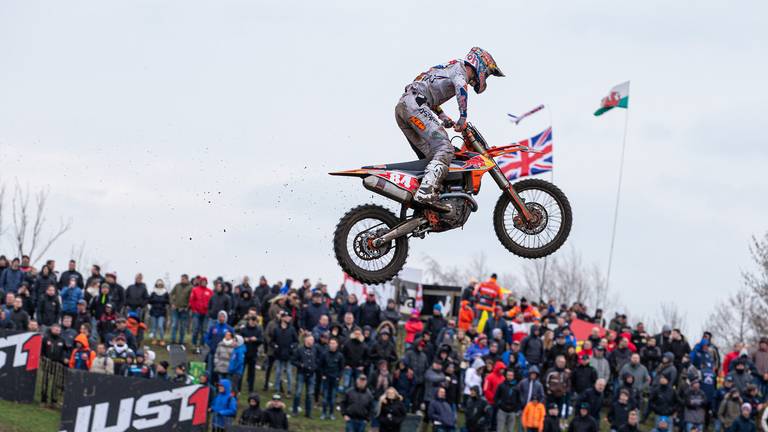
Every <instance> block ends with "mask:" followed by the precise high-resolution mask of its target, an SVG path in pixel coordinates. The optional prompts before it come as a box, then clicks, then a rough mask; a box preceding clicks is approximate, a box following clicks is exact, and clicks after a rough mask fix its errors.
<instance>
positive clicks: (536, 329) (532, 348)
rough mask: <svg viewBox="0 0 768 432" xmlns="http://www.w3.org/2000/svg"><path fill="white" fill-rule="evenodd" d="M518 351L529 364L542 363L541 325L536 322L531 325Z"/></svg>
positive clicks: (538, 364) (537, 364)
mask: <svg viewBox="0 0 768 432" xmlns="http://www.w3.org/2000/svg"><path fill="white" fill-rule="evenodd" d="M520 351H521V352H522V353H523V355H524V356H525V358H526V359H527V360H528V364H529V365H536V366H541V365H542V364H543V363H544V343H543V342H542V340H541V327H540V326H539V325H538V324H534V325H532V326H531V331H530V334H529V335H528V336H527V337H526V338H525V339H523V342H522V344H521V345H520Z"/></svg>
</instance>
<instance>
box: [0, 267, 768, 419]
mask: <svg viewBox="0 0 768 432" xmlns="http://www.w3.org/2000/svg"><path fill="white" fill-rule="evenodd" d="M489 283H494V280H493V278H492V279H491V280H489ZM172 285H173V286H172V287H170V289H169V288H168V287H166V286H165V282H164V281H163V280H161V279H158V280H157V281H155V283H154V285H153V286H152V287H151V288H150V287H147V285H146V284H145V283H144V280H143V277H142V275H141V274H137V275H136V276H135V277H134V280H133V283H131V284H130V285H128V287H125V288H124V287H123V286H122V285H121V284H120V283H119V282H118V279H117V275H116V274H115V273H110V272H107V273H105V274H103V275H102V273H101V269H100V268H99V266H96V265H94V266H93V267H92V268H91V273H90V274H89V275H87V276H84V275H82V274H80V273H79V272H78V271H77V263H75V262H74V261H70V262H69V263H68V268H67V270H65V271H62V272H60V273H59V272H58V270H57V268H56V263H55V262H54V261H52V260H51V261H48V262H46V264H45V265H43V266H42V267H41V268H40V269H39V270H38V269H36V268H34V267H33V266H32V265H31V264H30V260H29V258H28V257H22V258H21V259H15V258H14V259H12V260H7V259H6V258H5V257H4V256H0V294H2V298H3V299H4V301H3V304H2V307H0V328H3V329H19V330H28V331H39V332H42V333H44V335H45V336H44V341H43V355H44V356H45V357H46V358H48V359H50V360H52V361H55V362H60V363H63V364H65V365H67V367H69V368H73V369H82V370H89V371H91V372H94V373H105V374H115V375H123V376H127V377H137V378H144V379H163V380H169V381H172V382H175V383H179V384H189V383H191V382H192V380H193V378H192V377H191V376H190V375H189V373H188V371H187V368H186V366H185V365H184V364H180V365H178V366H177V367H175V368H174V370H169V365H168V363H167V362H165V361H161V362H155V361H154V358H153V357H154V356H153V355H149V353H146V352H144V350H143V349H142V347H143V346H154V347H158V346H164V345H165V344H166V343H169V344H185V345H186V346H187V347H188V348H189V350H191V351H192V352H194V353H196V354H199V355H200V356H201V357H202V358H204V359H205V364H206V368H207V370H206V372H205V373H203V374H202V375H200V376H199V377H195V379H197V380H199V382H200V383H203V384H206V385H210V386H211V388H212V397H211V403H210V409H211V412H212V426H213V427H214V430H224V429H225V428H226V427H227V426H228V425H230V424H232V423H239V424H242V425H259V426H266V427H272V428H275V429H287V428H288V415H287V414H288V413H290V415H291V416H299V415H304V416H306V417H310V418H311V417H313V411H314V410H316V409H317V408H319V409H320V416H319V418H320V419H321V420H325V419H335V417H336V415H337V414H338V415H341V416H342V417H343V419H344V422H345V427H346V430H347V431H350V432H357V431H364V430H366V428H367V427H371V428H374V429H378V430H380V431H384V432H386V431H398V430H400V427H401V425H402V424H403V422H404V421H405V419H406V417H407V415H408V414H409V413H417V414H420V415H421V416H422V418H423V421H424V422H425V423H429V424H431V425H432V428H433V430H435V431H440V432H442V431H446V432H447V431H455V430H457V429H462V430H466V431H469V432H484V431H496V432H512V431H524V432H558V431H563V430H566V429H567V430H568V432H598V431H599V430H600V429H601V427H603V425H605V427H607V428H609V429H610V430H611V431H618V432H635V431H639V430H643V429H648V430H652V431H653V432H666V431H668V430H669V431H672V430H673V429H677V430H678V431H685V432H692V431H696V432H703V431H704V430H705V429H711V430H714V431H715V432H720V431H728V432H753V431H755V425H756V417H757V415H758V412H759V411H761V410H762V409H763V408H764V406H765V399H764V395H766V393H767V392H768V339H761V340H760V341H759V343H758V344H757V346H756V347H755V348H754V349H751V350H750V349H748V347H747V346H746V345H745V344H743V343H739V344H737V345H736V346H734V347H732V349H731V350H727V351H726V352H724V353H721V351H720V349H719V348H718V346H717V344H716V343H715V341H714V340H713V336H712V334H711V333H709V332H704V333H703V335H702V336H701V337H700V338H698V339H697V340H696V341H695V342H693V343H692V342H689V340H688V338H686V336H685V335H684V334H682V332H681V331H680V330H679V329H675V328H670V327H669V326H666V325H665V326H664V327H663V328H661V329H660V332H658V333H657V334H652V333H650V332H649V331H648V330H647V329H646V328H645V327H644V325H643V323H635V324H634V325H630V323H629V322H628V321H627V317H626V315H623V314H615V315H614V316H613V317H612V318H611V319H610V320H608V321H607V318H606V317H604V316H603V312H602V311H601V310H600V309H597V310H595V311H594V312H592V313H589V311H588V309H587V307H586V306H585V305H582V304H579V303H575V304H571V305H567V304H557V303H556V302H555V301H554V300H550V301H546V302H545V301H538V302H533V301H531V302H529V301H528V300H527V299H526V298H524V297H522V298H517V297H516V296H514V294H513V295H510V296H508V297H507V298H505V299H501V298H499V299H498V300H499V301H498V303H496V302H494V303H493V305H492V307H491V308H490V309H489V308H488V307H487V306H488V304H487V303H485V304H484V306H483V308H478V306H479V305H478V298H477V295H478V294H477V286H476V284H475V283H470V284H469V285H468V286H467V287H466V288H465V290H464V292H463V293H462V295H461V299H460V300H461V306H460V307H459V308H458V314H457V316H455V317H453V316H446V315H448V314H447V313H444V311H443V308H444V305H443V304H441V303H437V304H435V305H434V307H432V308H431V310H430V311H429V312H430V313H429V314H426V316H425V314H423V313H422V311H419V310H415V309H414V310H413V311H411V313H410V315H409V316H407V317H403V316H401V313H400V308H399V306H398V305H397V304H396V303H395V301H394V300H392V299H389V300H388V301H387V302H386V306H385V307H383V308H382V307H381V306H380V305H379V302H378V301H377V298H376V296H375V294H374V293H373V292H371V291H369V292H368V295H366V296H365V298H363V299H360V300H358V298H357V296H356V295H355V294H354V293H348V292H347V291H346V289H345V288H344V286H342V287H341V288H340V289H339V290H338V291H337V292H336V293H335V294H334V295H333V296H332V295H330V294H329V292H328V290H327V287H326V286H325V285H323V284H315V285H312V284H311V283H310V281H309V280H304V281H303V283H302V284H301V285H300V286H297V287H294V286H293V283H292V281H291V280H286V281H285V282H278V283H276V284H272V285H270V284H269V283H268V282H267V280H266V279H265V278H264V277H261V278H260V279H259V281H258V283H257V284H255V285H252V284H251V282H250V280H249V278H248V277H244V278H242V280H240V281H239V282H237V283H231V282H229V281H226V280H224V279H223V278H217V279H215V280H213V282H212V283H209V281H208V279H207V278H206V277H204V276H199V275H198V276H194V277H189V276H187V275H182V276H181V277H180V278H179V280H178V282H176V283H174V284H172ZM485 314H487V315H485ZM484 315H485V316H484ZM576 320H580V321H586V322H588V323H592V326H593V327H592V332H591V334H590V335H589V336H588V337H584V338H582V340H577V338H576V336H575V335H574V333H573V331H572V324H574V323H575V322H576ZM187 333H191V334H189V335H187ZM187 336H189V337H187ZM257 371H261V372H260V373H263V376H264V380H263V387H262V391H270V392H271V393H272V394H273V396H272V397H271V400H270V401H269V402H268V403H267V404H266V405H265V406H264V407H262V406H261V403H260V398H259V395H258V393H257V392H256V391H257V390H258V388H257V387H256V385H257V384H256V379H255V378H256V374H257ZM241 391H247V392H248V394H249V396H248V401H249V402H248V407H247V408H246V409H245V410H242V412H238V407H237V396H238V394H239V393H240V392H241ZM284 401H285V402H284ZM286 404H287V405H286ZM460 412H462V413H463V422H459V418H460V417H459V413H460ZM459 423H461V424H459ZM646 425H647V426H646Z"/></svg>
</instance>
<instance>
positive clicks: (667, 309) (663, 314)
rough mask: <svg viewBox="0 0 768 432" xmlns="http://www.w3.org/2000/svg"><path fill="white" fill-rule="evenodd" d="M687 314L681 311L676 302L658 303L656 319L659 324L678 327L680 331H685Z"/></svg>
mask: <svg viewBox="0 0 768 432" xmlns="http://www.w3.org/2000/svg"><path fill="white" fill-rule="evenodd" d="M687 318H688V316H687V314H686V313H685V312H682V311H681V310H680V308H679V307H678V306H677V304H676V303H661V304H660V305H659V312H658V319H659V321H661V325H668V326H670V327H672V328H673V329H679V330H680V332H681V333H683V334H685V333H686V328H687Z"/></svg>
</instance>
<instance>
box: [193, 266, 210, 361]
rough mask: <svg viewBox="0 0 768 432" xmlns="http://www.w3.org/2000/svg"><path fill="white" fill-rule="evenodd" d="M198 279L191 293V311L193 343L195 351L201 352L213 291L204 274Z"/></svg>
mask: <svg viewBox="0 0 768 432" xmlns="http://www.w3.org/2000/svg"><path fill="white" fill-rule="evenodd" d="M196 279H197V284H196V285H195V287H194V288H192V292H191V293H190V295H189V311H190V312H191V313H192V345H194V346H195V353H196V354H200V345H202V344H203V339H204V337H203V336H204V335H205V330H206V321H207V319H208V303H209V302H210V299H211V297H212V295H213V293H212V292H211V290H209V289H208V279H206V278H205V277H203V276H198V277H197V278H196Z"/></svg>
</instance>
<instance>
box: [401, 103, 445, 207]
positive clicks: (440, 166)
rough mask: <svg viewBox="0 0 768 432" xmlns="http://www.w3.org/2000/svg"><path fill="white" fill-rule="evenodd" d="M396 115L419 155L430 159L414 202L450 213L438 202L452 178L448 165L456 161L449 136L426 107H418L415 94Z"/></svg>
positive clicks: (423, 105)
mask: <svg viewBox="0 0 768 432" xmlns="http://www.w3.org/2000/svg"><path fill="white" fill-rule="evenodd" d="M395 113H396V118H397V124H398V126H399V127H400V130H402V131H403V134H404V135H405V137H406V138H407V139H408V142H409V143H410V144H411V147H412V148H413V149H414V151H416V154H417V155H419V156H420V157H422V155H423V158H425V159H430V162H429V164H428V165H427V167H426V169H425V170H424V177H423V178H422V180H421V186H420V187H419V190H418V191H417V192H416V195H415V196H414V199H415V200H416V201H418V202H422V203H429V204H430V205H432V206H433V207H437V208H438V209H441V210H444V211H448V210H450V208H449V207H448V206H446V205H443V204H440V203H439V201H438V195H439V192H440V189H441V187H442V184H443V180H444V179H445V177H446V176H447V175H448V166H449V165H450V163H451V160H453V146H452V145H451V141H450V140H449V139H448V133H447V132H446V131H445V129H444V128H443V127H442V125H441V124H440V122H438V120H437V117H436V116H435V114H434V112H432V110H431V109H429V107H427V106H426V104H422V105H419V104H418V102H417V97H416V96H415V95H409V94H406V95H404V96H403V98H402V99H401V100H400V103H398V105H397V108H396V109H395Z"/></svg>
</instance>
